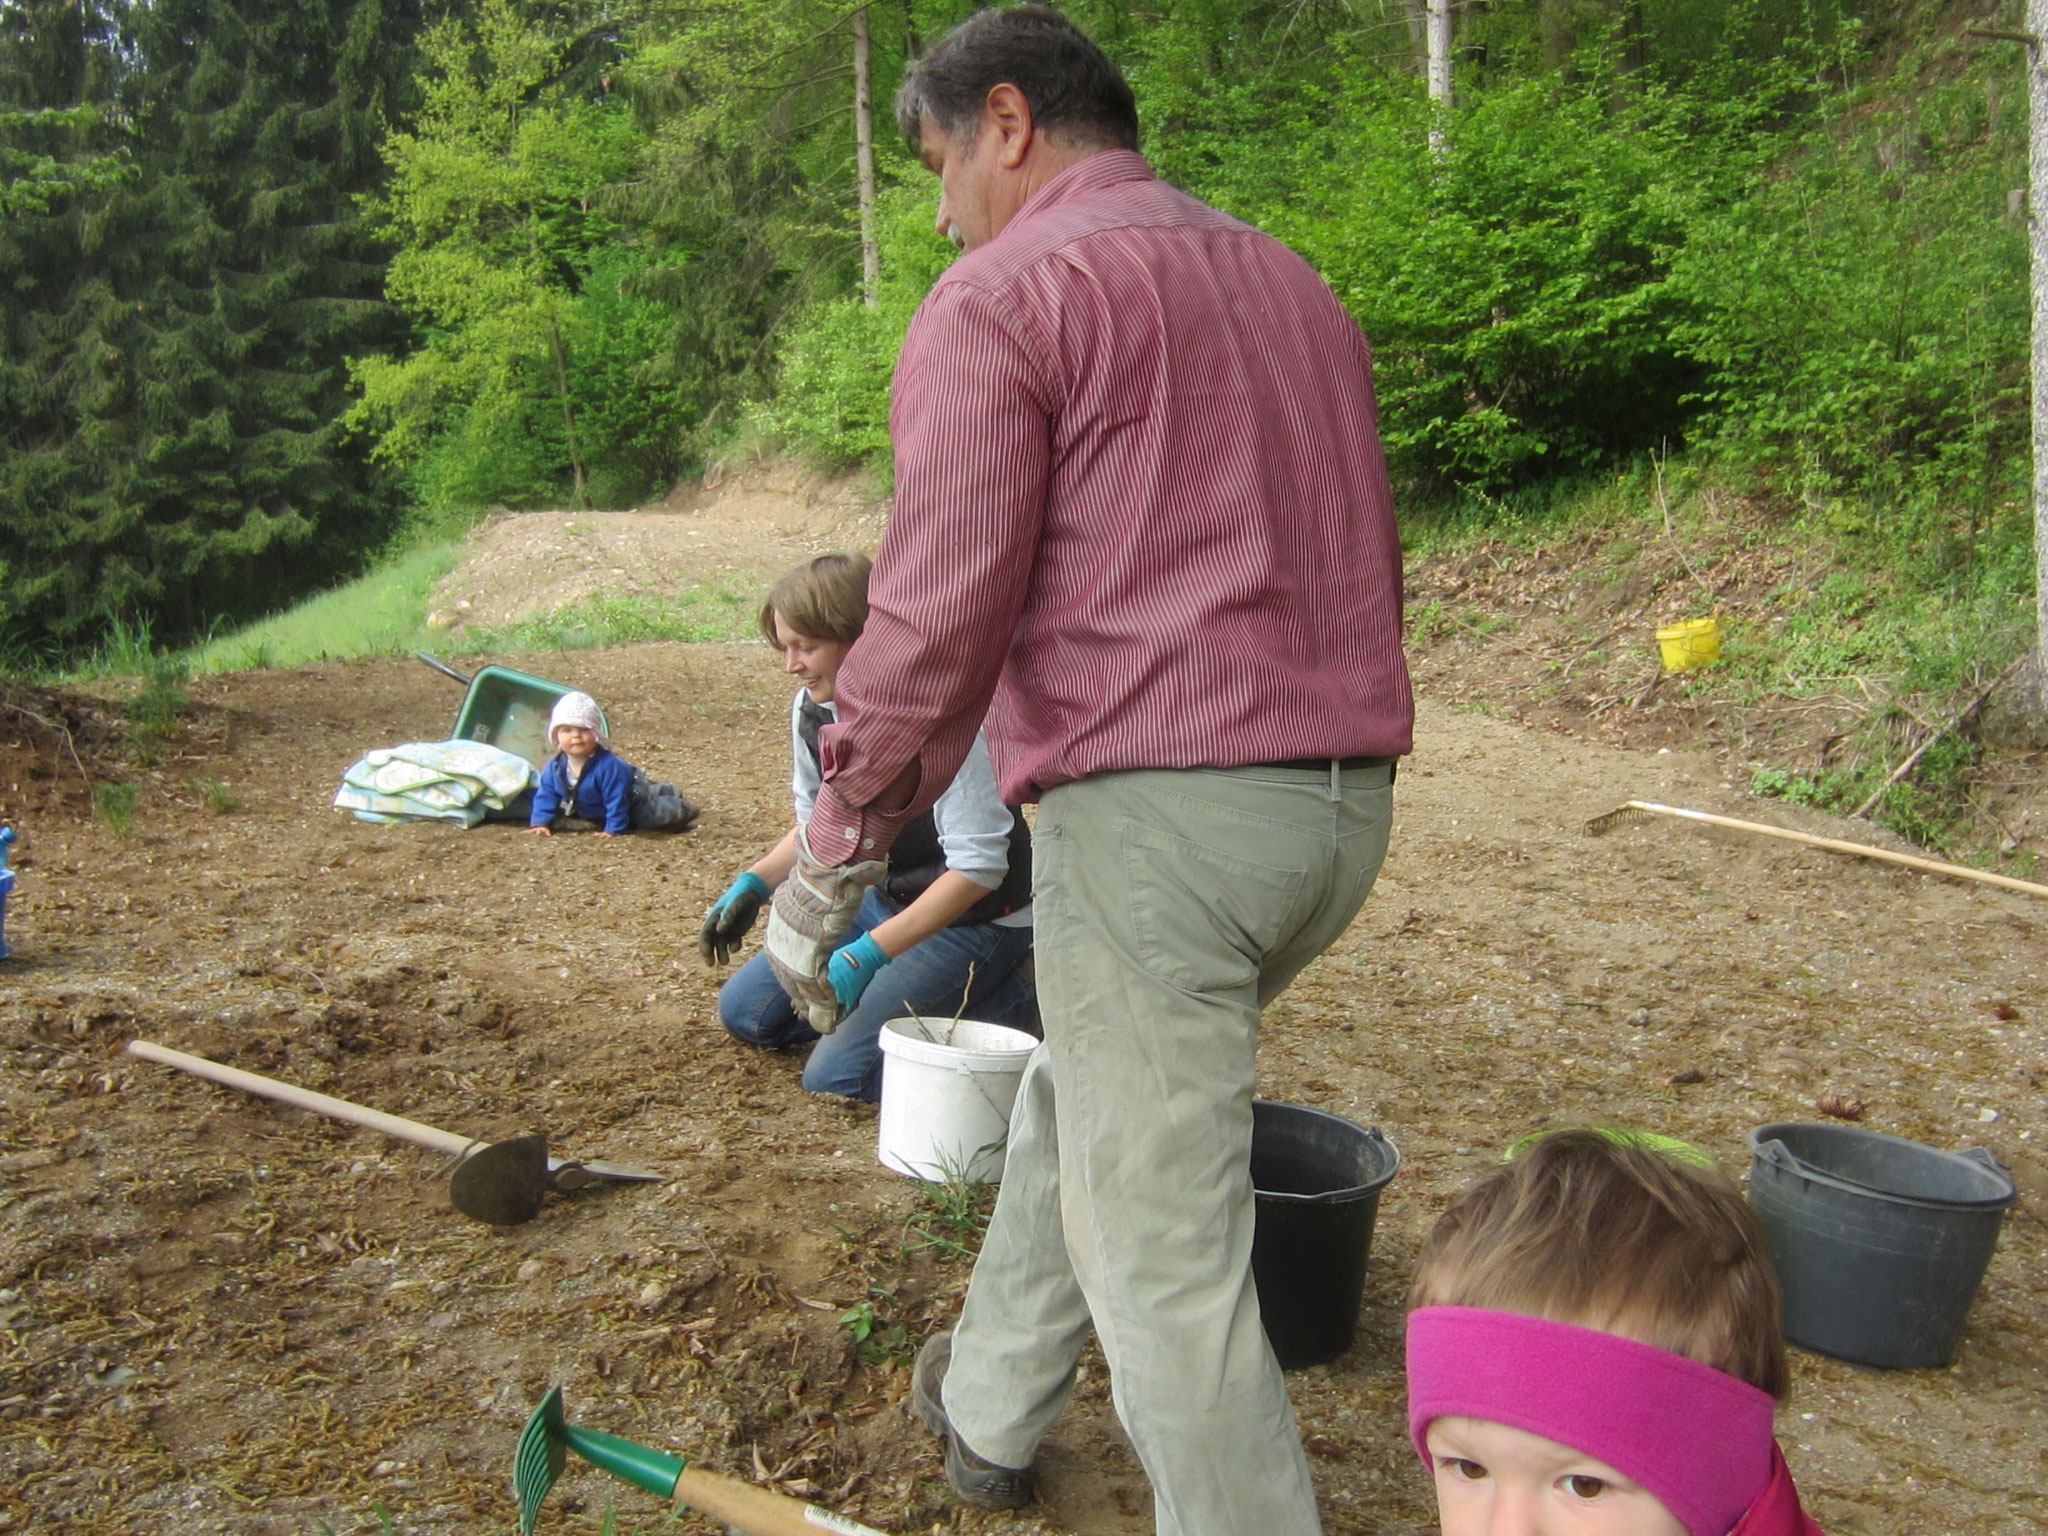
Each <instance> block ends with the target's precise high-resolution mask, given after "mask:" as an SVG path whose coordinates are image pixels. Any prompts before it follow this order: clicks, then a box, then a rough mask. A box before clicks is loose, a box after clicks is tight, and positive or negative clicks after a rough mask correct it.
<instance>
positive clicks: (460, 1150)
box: [128, 1040, 482, 1157]
mask: <svg viewBox="0 0 2048 1536" xmlns="http://www.w3.org/2000/svg"><path fill="white" fill-rule="evenodd" d="M128 1054H129V1055H130V1056H140V1057H141V1058H142V1059H143V1060H144V1061H156V1062H162V1063H163V1064H164V1065H165V1066H167V1067H176V1068H177V1069H178V1070H179V1071H181V1072H190V1073H191V1074H192V1075H193V1076H194V1077H204V1078H207V1079H209V1080H211V1081H213V1082H216V1083H221V1084H224V1085H225V1086H227V1087H229V1088H239V1089H241V1090H242V1091H243V1092H244V1093H253V1094H257V1095H260V1096H261V1097H263V1098H266V1099H275V1100H277V1101H278V1103H280V1104H290V1105H292V1106H293V1107H294V1108H297V1109H310V1110H312V1111H313V1113H314V1114H316V1115H325V1116H327V1117H328V1118H329V1119H330V1120H345V1121H347V1122H348V1123H349V1124H350V1125H360V1126H366V1127H368V1128H369V1129H370V1130H373V1131H382V1132H383V1133H384V1134H385V1135H386V1136H396V1137H397V1138H398V1139H399V1140H400V1141H409V1142H411V1143H413V1144H414V1145H415V1146H421V1147H430V1148H432V1149H433V1150H434V1151H436V1152H445V1153H446V1154H447V1155H448V1156H450V1157H460V1156H462V1155H463V1154H464V1153H465V1152H469V1151H473V1150H475V1149H476V1148H478V1147H480V1146H481V1145H482V1143H481V1142H478V1141H475V1140H473V1139H471V1138H470V1137H468V1136H458V1135H456V1134H455V1133H454V1132H453V1131H443V1130H439V1129H437V1128H436V1127H434V1126H431V1125H421V1124H420V1123H419V1121H417V1120H405V1119H401V1118H400V1117H399V1116H397V1115H387V1114H385V1113H384V1111H382V1110H381V1109H368V1108H365V1107H364V1106H363V1105H361V1104H351V1103H349V1101H348V1100H347V1099H337V1098H334V1097H333V1096H332V1095H329V1094H325V1093H315V1092H314V1091H313V1090H312V1089H310V1088H295V1087H293V1086H292V1085H291V1084H290V1083H280V1082H279V1081H278V1080H277V1079H276V1078H274V1077H263V1076H261V1075H259V1074H257V1073H255V1072H244V1071H242V1070H241V1069H240V1068H239V1067H224V1066H222V1065H221V1064H220V1063H219V1062H217V1061H208V1060H207V1059H206V1058H205V1057H204V1056H188V1055H186V1054H185V1053H184V1052H183V1051H174V1050H172V1049H171V1048H170V1047H169V1046H164V1045H158V1044H156V1043H155V1042H153V1041H149V1040H130V1041H129V1042H128Z"/></svg>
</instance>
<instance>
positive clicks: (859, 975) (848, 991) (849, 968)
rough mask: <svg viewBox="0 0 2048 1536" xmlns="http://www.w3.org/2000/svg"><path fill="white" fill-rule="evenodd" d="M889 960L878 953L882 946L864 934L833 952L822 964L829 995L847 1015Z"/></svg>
mask: <svg viewBox="0 0 2048 1536" xmlns="http://www.w3.org/2000/svg"><path fill="white" fill-rule="evenodd" d="M888 963H889V957H888V956H887V955H885V954H883V953H882V946H881V945H879V944H877V943H876V942H875V936H874V935H873V934H871V933H864V934H862V935H861V936H860V937H859V938H857V939H855V940H854V941H853V942H852V943H851V944H849V945H847V946H846V947H845V948H844V949H838V950H834V951H833V952H832V958H831V959H830V960H829V961H827V962H826V964H825V974H826V976H827V977H829V978H830V979H831V982H832V992H833V995H834V996H835V997H837V998H838V999H839V1006H840V1007H841V1008H843V1009H845V1010H846V1011H847V1012H848V1013H851V1012H853V1009H854V1005H855V1004H857V1003H858V1002H859V1001H860V995H861V993H863V992H865V991H867V989H868V983H869V982H871V981H873V980H874V979H875V977H876V976H877V975H878V974H879V973H880V971H881V969H882V967H883V966H885V965H887V964H888Z"/></svg>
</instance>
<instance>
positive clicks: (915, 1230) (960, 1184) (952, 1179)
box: [902, 1139, 1003, 1260]
mask: <svg viewBox="0 0 2048 1536" xmlns="http://www.w3.org/2000/svg"><path fill="white" fill-rule="evenodd" d="M1002 1146H1003V1142H1002V1140H1001V1139H998V1140H996V1141H992V1142H990V1143H989V1144H988V1145H987V1146H985V1147H977V1148H976V1149H975V1150H974V1152H973V1154H972V1155H970V1156H969V1157H968V1158H967V1159H966V1161H965V1163H964V1164H963V1165H962V1166H961V1167H959V1168H952V1167H942V1168H941V1169H940V1170H939V1172H940V1174H941V1177H940V1178H938V1179H936V1180H933V1181H931V1182H929V1183H923V1184H920V1185H918V1188H917V1206H916V1208H915V1209H914V1210H912V1211H911V1213H910V1215H909V1217H908V1218H907V1219H906V1220H905V1221H904V1223H903V1243H902V1248H903V1252H904V1253H905V1254H906V1255H907V1254H912V1253H921V1252H930V1253H935V1254H937V1255H938V1256H940V1257H941V1258H949V1259H969V1260H971V1259H973V1258H974V1256H975V1255H976V1254H978V1253H980V1252H981V1240H982V1238H983V1236H985V1235H986V1234H987V1232H988V1218H989V1214H990V1212H991V1211H992V1210H993V1209H994V1207H995V1196H996V1187H995V1185H993V1184H988V1183H984V1182H983V1181H981V1180H979V1179H970V1178H968V1177H967V1169H969V1168H972V1167H974V1166H975V1165H977V1164H978V1163H980V1162H981V1161H982V1160H983V1159H984V1158H986V1157H988V1156H990V1155H991V1154H993V1153H996V1152H999V1151H1001V1150H1002Z"/></svg>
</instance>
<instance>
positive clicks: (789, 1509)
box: [512, 1387, 882, 1536]
mask: <svg viewBox="0 0 2048 1536" xmlns="http://www.w3.org/2000/svg"><path fill="white" fill-rule="evenodd" d="M571 1451H574V1452H575V1453H576V1454H577V1455H578V1456H581V1457H582V1458H583V1459H584V1460H585V1461H587V1462H589V1463H590V1464H591V1465H592V1466H593V1467H596V1468H597V1469H598V1470H599V1471H601V1472H609V1473H611V1475H612V1476H613V1477H616V1478H620V1479H622V1480H624V1481H625V1482H629V1483H631V1484H632V1485H633V1486H634V1487H635V1488H640V1489H644V1490H645V1491H647V1492H648V1493H651V1494H653V1495H654V1496H655V1497H656V1498H662V1499H668V1500H670V1501H672V1502H673V1503H675V1504H678V1505H688V1506H689V1507H690V1508H691V1509H694V1510H697V1511H699V1512H700V1513H703V1514H707V1515H709V1516H711V1518H712V1519H714V1520H723V1521H724V1522H725V1523H726V1524H727V1525H729V1526H731V1527H732V1528H733V1529H734V1530H736V1531H739V1532H742V1533H743V1536H817V1533H818V1532H820V1531H827V1532H831V1533H834V1536H882V1532H880V1531H878V1530H876V1529H875V1528H874V1527H873V1526H870V1525H862V1524H861V1523H860V1522H859V1521H858V1520H849V1519H847V1518H846V1517H845V1516H844V1515H835V1514H833V1513H832V1512H831V1511H830V1510H829V1509H820V1508H818V1506H817V1505H815V1504H806V1503H804V1502H803V1501H802V1500H801V1499H793V1498H791V1497H790V1496H789V1495H788V1494H786V1493H776V1492H774V1491H772V1490H771V1489H767V1488H757V1487H755V1486H754V1485H753V1484H751V1483H743V1482H741V1481H739V1480H738V1479H737V1478H732V1477H721V1476H720V1475H719V1474H718V1473H716V1472H698V1471H692V1470H691V1469H690V1468H688V1467H686V1466H685V1465H684V1464H683V1463H682V1462H681V1461H680V1460H679V1459H677V1458H676V1457H674V1456H670V1455H667V1454H665V1453H663V1452H661V1451H657V1450H653V1449H651V1448H649V1447H647V1446H644V1445H638V1444H635V1443H634V1442H633V1441H631V1440H621V1439H620V1438H619V1437H618V1436H617V1435H608V1434H606V1433H605V1432H604V1431H603V1430H601V1429H579V1428H578V1427H577V1426H576V1425H574V1424H571V1423H570V1422H569V1421H568V1418H567V1416H566V1415H565V1414H564V1413H563V1411H562V1389H561V1388H560V1387H549V1388H548V1393H547V1396H546V1397H543V1398H542V1399H541V1400H540V1406H539V1407H538V1408H536V1409H534V1410H533V1417H532V1418H530V1419H528V1420H527V1421H526V1428H525V1429H524V1430H522V1431H521V1432H520V1435H519V1450H518V1453H517V1455H516V1456H514V1458H513V1461H512V1492H513V1493H514V1495H516V1496H517V1498H518V1500H519V1536H533V1527H534V1522H535V1521H536V1520H538V1519H539V1518H540V1506H541V1500H543V1499H545V1498H546V1497H547V1496H548V1490H549V1489H550V1488H552V1487H554V1486H555V1479H556V1478H558V1477H560V1476H561V1475H562V1467H563V1465H564V1464H565V1463H566V1462H567V1460H568V1458H569V1452H571Z"/></svg>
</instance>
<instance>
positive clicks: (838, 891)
mask: <svg viewBox="0 0 2048 1536" xmlns="http://www.w3.org/2000/svg"><path fill="white" fill-rule="evenodd" d="M888 872H889V865H888V863H887V861H885V860H882V859H869V860H868V861H866V862H865V863H862V864H820V863H819V862H818V861H817V860H816V859H814V858H812V857H811V848H810V844H809V843H807V842H806V841H805V840H804V834H803V833H802V832H801V831H799V832H798V833H797V835H796V868H795V869H793V870H791V871H790V873H789V878H788V879H787V880H785V881H783V882H782V884H781V885H780V886H778V887H777V888H776V891H775V901H774V903H773V904H772V905H771V906H770V907H769V909H768V933H767V936H766V937H765V938H764V939H763V940H762V946H761V947H762V953H763V954H765V955H767V957H768V968H769V969H770V970H772V971H773V972H774V973H775V979H776V980H777V981H779V982H781V983H782V990H783V991H785V992H787V993H788V994H789V999H790V1001H791V1002H793V1003H795V1004H796V1006H797V1010H798V1011H799V1012H800V1013H802V1014H804V1016H805V1017H806V1018H807V1019H808V1020H809V1022H810V1026H811V1028H813V1029H815V1030H816V1031H817V1032H818V1033H819V1034H821V1035H829V1034H831V1033H832V1031H833V1030H835V1029H837V1028H838V1027H839V996H838V994H837V993H836V992H834V991H833V990H832V978H831V976H830V975H829V974H828V972H827V967H828V966H829V965H830V963H831V960H832V951H833V950H835V949H836V948H838V947H839V944H840V942H841V941H842V940H843V939H844V938H845V937H846V930H847V929H849V928H851V927H852V926H853V920H854V917H855V916H856V915H857V914H858V913H859V911H860V903H861V898H862V897H863V896H865V895H866V894H867V892H868V887H869V886H871V885H878V884H880V883H881V879H882V877H883V876H884V875H886V874H887V873H888Z"/></svg>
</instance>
